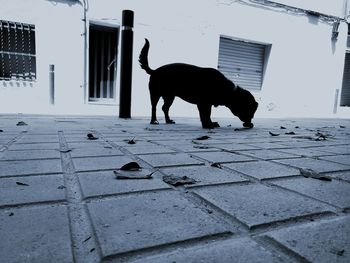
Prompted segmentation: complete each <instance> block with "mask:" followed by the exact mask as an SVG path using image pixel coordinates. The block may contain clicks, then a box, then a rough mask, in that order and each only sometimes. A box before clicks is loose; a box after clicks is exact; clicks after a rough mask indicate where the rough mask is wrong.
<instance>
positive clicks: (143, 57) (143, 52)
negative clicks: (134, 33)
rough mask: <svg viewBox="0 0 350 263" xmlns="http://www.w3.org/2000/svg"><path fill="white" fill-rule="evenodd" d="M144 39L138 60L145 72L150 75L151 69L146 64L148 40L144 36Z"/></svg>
mask: <svg viewBox="0 0 350 263" xmlns="http://www.w3.org/2000/svg"><path fill="white" fill-rule="evenodd" d="M145 40H146V43H145V45H144V46H143V48H142V49H141V53H140V56H139V62H140V66H141V68H142V69H144V70H145V71H146V72H147V74H149V75H151V74H152V72H153V70H152V69H151V68H150V67H149V65H148V50H149V42H148V39H147V38H145Z"/></svg>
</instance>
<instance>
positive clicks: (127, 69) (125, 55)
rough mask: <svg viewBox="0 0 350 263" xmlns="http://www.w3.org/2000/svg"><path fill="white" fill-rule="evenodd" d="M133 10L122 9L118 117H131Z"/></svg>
mask: <svg viewBox="0 0 350 263" xmlns="http://www.w3.org/2000/svg"><path fill="white" fill-rule="evenodd" d="M133 26H134V12H133V11H131V10H123V18H122V33H121V57H120V67H121V68H120V96H119V117H120V118H130V117H131V84H132V51H133V38H134V33H133V31H132V28H133Z"/></svg>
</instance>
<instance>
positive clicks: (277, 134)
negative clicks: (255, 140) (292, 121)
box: [269, 131, 280, 136]
mask: <svg viewBox="0 0 350 263" xmlns="http://www.w3.org/2000/svg"><path fill="white" fill-rule="evenodd" d="M269 134H270V135H271V136H279V135H280V134H279V133H273V132H270V131H269Z"/></svg>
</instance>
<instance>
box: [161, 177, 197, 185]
mask: <svg viewBox="0 0 350 263" xmlns="http://www.w3.org/2000/svg"><path fill="white" fill-rule="evenodd" d="M163 181H164V182H166V183H167V184H170V185H173V186H180V185H186V184H195V183H196V182H197V181H196V180H194V179H192V178H190V177H188V176H181V177H180V176H174V175H165V176H163Z"/></svg>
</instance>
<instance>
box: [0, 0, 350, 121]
mask: <svg viewBox="0 0 350 263" xmlns="http://www.w3.org/2000/svg"><path fill="white" fill-rule="evenodd" d="M313 1H314V2H315V1H316V0H313ZM67 2H68V3H70V4H67ZM87 2H88V11H87V19H88V21H94V22H100V23H106V24H109V25H114V26H121V14H122V10H124V9H131V10H133V11H134V12H135V25H134V63H133V90H132V116H149V115H150V102H149V92H148V87H147V85H148V75H146V73H145V72H144V71H143V70H141V69H140V67H139V66H138V61H137V60H138V55H139V52H140V50H141V48H142V46H143V44H144V38H145V37H147V38H148V39H149V41H150V43H151V47H150V53H149V62H150V66H151V67H152V68H157V67H159V66H161V65H163V64H166V63H173V62H184V63H190V64H195V65H198V66H204V67H214V68H216V67H217V63H218V48H219V37H220V35H225V36H231V37H234V38H238V39H245V40H248V41H254V42H261V43H265V44H270V45H271V52H270V55H269V59H268V63H267V68H266V72H265V77H264V83H263V87H262V90H261V91H260V92H255V93H254V95H255V96H256V98H257V100H258V101H259V103H260V106H259V109H258V112H257V115H256V116H260V117H285V116H286V117H333V116H341V117H349V116H350V111H349V110H348V108H343V107H341V108H340V107H337V108H338V113H337V115H334V114H333V108H334V103H335V94H336V90H337V89H341V84H342V83H341V82H342V74H343V67H344V56H345V46H346V36H347V25H346V23H344V22H342V23H341V24H340V27H339V36H338V40H337V41H332V40H331V34H332V23H326V22H325V21H321V20H320V19H318V18H315V17H310V16H307V15H303V14H297V13H293V12H283V11H281V10H280V9H273V8H268V9H267V8H263V7H257V6H256V5H255V4H254V5H247V4H242V3H246V2H249V1H247V0H245V1H229V0H220V1H219V0H207V1H202V0H191V1H188V0H178V1H162V0H148V1H141V0H120V1H115V0H87ZM240 2H241V3H240ZM276 2H284V3H285V4H288V5H293V6H297V5H298V6H300V7H303V8H306V9H312V8H313V10H314V11H318V12H321V13H325V14H327V13H328V14H331V15H334V16H339V17H341V16H342V10H343V9H342V7H343V5H344V2H343V1H342V0H332V1H322V4H319V3H318V2H319V1H316V2H315V3H313V4H312V5H311V3H310V5H309V6H301V4H300V2H301V1H296V0H295V1H292V0H289V1H288V0H284V1H282V0H280V1H276ZM303 2H304V1H303ZM308 2H311V1H308ZM326 2H328V5H327V3H326ZM72 3H74V1H63V0H60V1H58V0H57V1H47V0H26V1H21V0H0V4H1V6H2V8H1V9H0V17H1V19H3V20H10V21H17V22H27V23H32V24H35V26H36V41H37V48H36V51H37V78H38V80H37V81H36V83H34V84H33V87H30V86H29V87H28V85H27V87H23V85H22V84H19V85H20V87H16V85H17V84H16V83H13V84H12V85H13V86H14V87H9V86H10V84H9V83H5V85H6V86H7V87H4V83H1V82H0V112H2V113H4V112H26V113H27V112H28V113H63V114H67V113H71V114H106V115H117V114H118V106H117V105H108V106H107V105H96V104H89V103H85V102H84V88H83V83H84V78H83V77H84V76H83V63H84V49H83V46H84V36H83V35H82V34H83V32H84V23H83V21H82V20H81V19H82V18H83V7H82V1H81V4H72ZM33 6H35V7H36V8H33ZM19 7H20V8H19ZM119 58H120V57H119ZM119 63H120V62H119V60H118V64H119ZM49 64H55V67H56V83H55V86H56V91H57V94H56V103H55V106H51V105H49V99H48V65H49ZM119 70H120V65H118V79H117V103H118V101H119V98H118V94H119ZM1 85H2V86H1ZM164 88H166V87H164ZM339 96H340V92H339ZM338 101H339V100H338ZM32 102H34V103H32ZM338 103H339V102H338ZM159 106H161V105H159ZM158 108H159V110H158V115H159V116H162V112H161V110H160V107H158ZM170 113H171V114H172V115H173V116H197V115H198V112H197V109H196V106H194V105H190V104H188V103H185V102H182V101H181V100H180V99H176V100H175V102H174V105H173V107H172V108H171V110H170ZM213 115H214V116H231V113H230V112H229V110H227V109H225V108H224V107H219V108H214V109H213Z"/></svg>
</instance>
